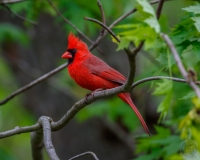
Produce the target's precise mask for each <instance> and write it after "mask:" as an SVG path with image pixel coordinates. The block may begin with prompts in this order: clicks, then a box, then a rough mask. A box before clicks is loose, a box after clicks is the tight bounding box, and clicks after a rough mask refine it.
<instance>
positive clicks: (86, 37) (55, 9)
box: [48, 0, 103, 53]
mask: <svg viewBox="0 0 200 160" xmlns="http://www.w3.org/2000/svg"><path fill="white" fill-rule="evenodd" d="M48 2H49V4H50V5H51V7H52V8H53V9H54V11H55V12H56V13H57V15H58V16H60V17H61V18H62V19H63V20H64V21H65V22H66V23H67V24H69V25H70V26H71V27H72V28H73V29H75V30H76V31H77V32H78V33H79V34H80V35H81V36H82V37H83V38H85V39H86V40H87V41H88V42H90V43H91V44H92V43H94V42H93V41H92V40H91V39H90V38H89V37H88V36H86V35H85V34H84V33H83V32H82V31H81V30H80V29H78V28H77V27H76V26H75V25H74V24H73V23H72V22H71V21H69V20H68V19H67V18H65V17H64V16H63V15H62V13H61V12H60V11H59V10H58V9H57V8H56V7H55V6H54V5H53V3H52V1H51V0H48ZM97 50H98V51H99V52H100V53H103V51H102V50H101V49H100V48H97Z"/></svg>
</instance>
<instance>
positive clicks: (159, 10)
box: [156, 0, 165, 19]
mask: <svg viewBox="0 0 200 160" xmlns="http://www.w3.org/2000/svg"><path fill="white" fill-rule="evenodd" d="M164 2H165V0H160V2H159V4H158V8H157V11H156V16H157V19H159V18H160V14H161V10H162V7H163V4H164Z"/></svg>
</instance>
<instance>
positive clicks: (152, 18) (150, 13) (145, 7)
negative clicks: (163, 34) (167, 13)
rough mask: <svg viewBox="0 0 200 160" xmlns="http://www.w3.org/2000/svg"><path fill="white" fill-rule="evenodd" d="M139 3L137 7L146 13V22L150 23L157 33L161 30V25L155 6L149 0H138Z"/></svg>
mask: <svg viewBox="0 0 200 160" xmlns="http://www.w3.org/2000/svg"><path fill="white" fill-rule="evenodd" d="M137 3H138V5H136V8H137V9H138V11H139V12H141V14H143V15H144V22H145V23H146V24H148V25H149V26H150V27H151V28H153V29H154V30H155V32H156V33H159V32H160V25H159V23H158V20H157V18H156V14H155V12H154V9H153V7H152V6H151V5H150V4H149V2H148V1H147V0H137Z"/></svg>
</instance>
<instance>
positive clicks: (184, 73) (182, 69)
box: [161, 33, 200, 99]
mask: <svg viewBox="0 0 200 160" xmlns="http://www.w3.org/2000/svg"><path fill="white" fill-rule="evenodd" d="M161 36H162V38H163V39H164V41H165V42H166V44H167V45H168V47H169V49H170V50H171V52H172V54H173V56H174V59H175V61H176V64H177V66H178V68H179V71H180V72H181V74H182V76H183V77H184V79H185V80H186V81H187V82H188V84H189V85H190V86H191V88H192V89H193V90H194V91H195V93H196V95H197V97H198V98H199V99H200V89H199V87H198V86H197V85H196V82H195V81H194V80H193V78H192V77H190V76H189V74H188V73H187V71H186V69H185V67H184V66H183V63H182V61H181V59H180V57H179V54H178V52H177V50H176V48H175V46H174V44H173V43H172V41H171V39H170V38H169V36H168V35H166V34H163V33H161Z"/></svg>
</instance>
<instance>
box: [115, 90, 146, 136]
mask: <svg viewBox="0 0 200 160" xmlns="http://www.w3.org/2000/svg"><path fill="white" fill-rule="evenodd" d="M117 96H118V97H119V98H121V99H122V100H123V101H124V102H126V103H127V104H128V105H130V106H131V108H132V109H133V111H134V112H135V114H136V116H137V117H138V118H139V120H140V122H141V123H142V126H143V128H144V130H145V132H146V133H147V134H148V135H149V136H150V132H149V129H148V127H147V125H146V123H145V121H144V119H143V118H142V116H141V114H140V112H139V111H138V109H137V108H136V106H135V105H134V104H133V102H132V100H131V96H130V94H129V93H120V94H118V95H117Z"/></svg>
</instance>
